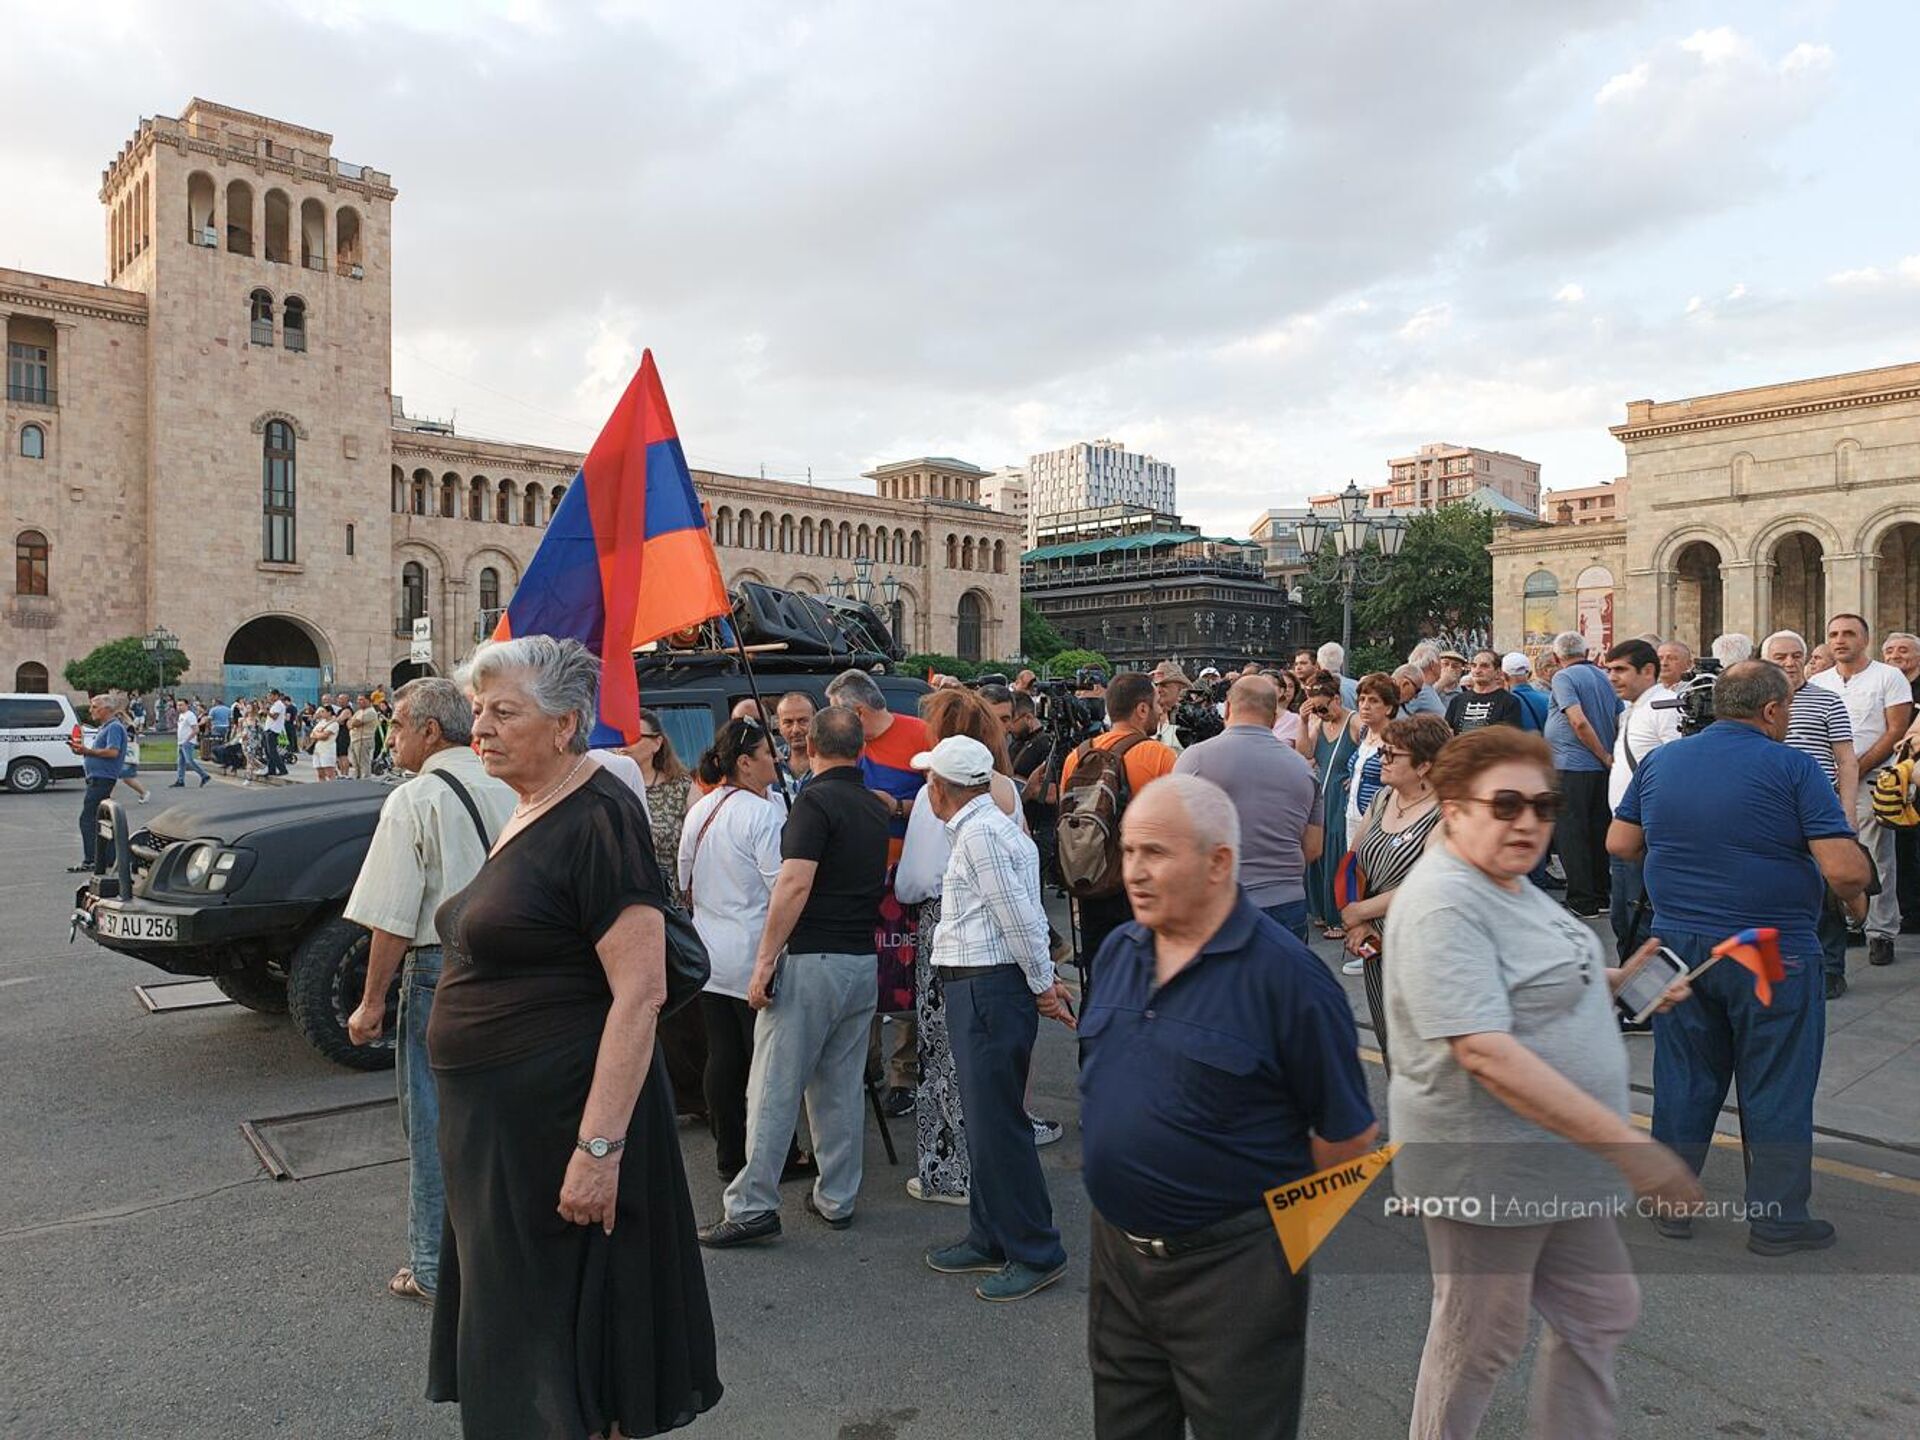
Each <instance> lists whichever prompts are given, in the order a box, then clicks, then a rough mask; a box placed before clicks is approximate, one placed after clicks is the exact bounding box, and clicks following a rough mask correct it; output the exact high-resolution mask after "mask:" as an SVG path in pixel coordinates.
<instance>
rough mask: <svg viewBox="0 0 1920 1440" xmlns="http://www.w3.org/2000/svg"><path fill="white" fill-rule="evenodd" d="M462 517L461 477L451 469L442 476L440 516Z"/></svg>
mask: <svg viewBox="0 0 1920 1440" xmlns="http://www.w3.org/2000/svg"><path fill="white" fill-rule="evenodd" d="M459 517H460V477H459V476H458V475H456V474H454V473H453V472H452V471H451V470H449V471H448V472H447V473H446V474H444V475H442V476H441V477H440V518H441V519H443V520H457V519H458V518H459Z"/></svg>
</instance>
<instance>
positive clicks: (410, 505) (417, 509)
mask: <svg viewBox="0 0 1920 1440" xmlns="http://www.w3.org/2000/svg"><path fill="white" fill-rule="evenodd" d="M431 484H433V475H432V474H431V473H430V472H429V471H426V470H416V471H414V472H413V484H412V485H411V486H410V487H409V489H408V492H407V513H408V514H410V515H424V514H426V513H427V487H428V486H429V485H431Z"/></svg>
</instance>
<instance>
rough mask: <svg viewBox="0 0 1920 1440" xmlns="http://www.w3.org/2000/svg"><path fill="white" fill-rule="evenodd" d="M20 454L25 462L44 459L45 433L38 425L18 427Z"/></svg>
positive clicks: (45, 455) (45, 453)
mask: <svg viewBox="0 0 1920 1440" xmlns="http://www.w3.org/2000/svg"><path fill="white" fill-rule="evenodd" d="M20 454H21V457H22V458H23V459H27V460H44V459H46V458H47V432H46V431H44V430H42V429H41V428H40V427H39V426H38V425H22V426H21V427H20Z"/></svg>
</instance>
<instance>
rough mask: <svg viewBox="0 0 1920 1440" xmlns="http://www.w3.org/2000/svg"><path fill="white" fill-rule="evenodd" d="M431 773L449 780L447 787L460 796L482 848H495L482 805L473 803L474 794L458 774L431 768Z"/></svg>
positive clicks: (483, 849) (486, 849) (485, 849)
mask: <svg viewBox="0 0 1920 1440" xmlns="http://www.w3.org/2000/svg"><path fill="white" fill-rule="evenodd" d="M427 773H428V774H429V775H437V776H439V777H440V779H442V780H444V781H446V782H447V788H448V789H449V790H451V791H453V793H454V794H455V795H458V796H459V797H460V803H461V804H462V805H464V806H466V807H467V814H468V816H469V817H471V819H472V820H473V828H474V830H475V831H476V832H477V833H478V834H479V836H480V849H481V850H482V851H483V852H484V851H488V850H491V849H493V841H491V840H489V839H488V838H487V822H486V821H484V820H482V819H481V818H480V807H479V806H478V805H476V804H474V803H473V796H472V795H470V794H468V793H467V787H466V786H464V785H462V784H461V783H460V779H459V777H458V776H456V775H453V774H450V773H449V772H448V771H445V770H429V771H428V772H427Z"/></svg>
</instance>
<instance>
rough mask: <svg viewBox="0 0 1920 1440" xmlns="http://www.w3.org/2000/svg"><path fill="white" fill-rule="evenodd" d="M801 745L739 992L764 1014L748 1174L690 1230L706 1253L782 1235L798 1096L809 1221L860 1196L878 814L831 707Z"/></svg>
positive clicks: (879, 876)
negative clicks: (804, 773)
mask: <svg viewBox="0 0 1920 1440" xmlns="http://www.w3.org/2000/svg"><path fill="white" fill-rule="evenodd" d="M807 738H808V741H809V748H810V749H811V750H812V752H813V778H812V779H811V780H809V781H808V782H807V787H806V789H804V790H802V791H801V792H800V793H799V795H798V796H796V797H795V799H794V802H793V809H792V811H791V812H790V813H789V814H788V816H787V823H786V827H785V828H784V829H783V830H782V831H781V832H780V857H781V859H780V877H779V879H777V880H775V881H774V885H773V896H772V899H771V900H770V901H769V902H768V905H767V926H766V929H765V930H764V931H763V932H761V936H760V949H759V953H758V954H757V955H756V956H755V958H754V965H753V979H752V981H751V982H750V983H749V984H748V987H747V1003H748V1004H749V1005H751V1006H752V1007H753V1008H754V1009H755V1010H758V1011H760V1012H761V1013H760V1015H759V1018H758V1020H757V1021H756V1023H755V1025H754V1030H753V1064H752V1068H751V1070H750V1071H749V1072H748V1075H749V1078H748V1080H747V1163H746V1165H745V1167H744V1168H743V1169H742V1170H741V1171H740V1173H739V1174H738V1175H736V1176H734V1178H733V1183H732V1184H730V1185H728V1186H727V1197H726V1206H727V1213H726V1216H725V1218H723V1219H721V1220H719V1221H717V1222H716V1223H714V1224H712V1225H709V1226H707V1227H705V1228H704V1229H702V1230H701V1232H700V1243H701V1244H702V1245H708V1246H713V1247H715V1248H721V1247H725V1246H728V1245H744V1244H746V1243H748V1242H749V1241H753V1240H769V1239H772V1238H773V1237H774V1236H776V1235H778V1234H779V1233H780V1171H781V1169H782V1168H783V1167H784V1166H785V1164H786V1160H787V1147H788V1145H789V1144H790V1142H791V1141H792V1139H793V1127H794V1122H795V1121H797V1120H798V1119H799V1118H800V1100H801V1097H802V1096H803V1095H804V1096H805V1098H806V1102H807V1118H808V1122H809V1124H810V1125H811V1126H812V1129H813V1156H814V1160H815V1161H816V1162H817V1163H818V1164H819V1167H820V1176H819V1178H818V1179H817V1180H816V1181H815V1182H814V1186H813V1193H812V1194H810V1195H808V1196H807V1209H808V1210H810V1211H812V1212H813V1213H814V1214H815V1215H817V1216H819V1217H820V1218H821V1219H822V1220H824V1221H825V1222H826V1223H827V1224H828V1225H830V1226H832V1227H833V1228H834V1229H836V1230H844V1229H846V1228H847V1226H849V1225H851V1224H852V1223H853V1202H854V1198H855V1197H856V1196H857V1195H858V1194H859V1193H860V1177H861V1153H860V1152H861V1138H862V1136H861V1131H862V1125H863V1116H862V1111H861V1104H862V1095H861V1086H862V1079H863V1073H864V1071H865V1068H866V1054H867V1027H868V1026H869V1025H871V1024H872V1023H873V1009H874V1004H875V1002H876V1001H877V1000H878V999H879V988H878V986H877V984H876V983H875V980H874V974H875V972H874V964H875V951H874V945H873V932H874V925H875V922H876V921H877V920H878V919H879V914H880V899H881V896H882V895H884V894H885V893H886V888H887V841H888V815H887V806H886V803H885V802H884V801H882V800H881V799H880V798H879V797H878V796H876V795H875V794H874V793H873V792H872V791H871V790H869V789H868V788H867V783H866V780H865V778H864V776H863V775H862V774H861V772H860V767H859V763H858V762H859V759H860V751H861V749H862V747H863V746H864V745H865V744H866V737H865V735H864V734H863V733H862V732H861V727H860V717H859V715H857V714H855V713H854V712H853V711H852V710H849V709H847V708H845V707H844V706H839V705H829V706H828V707H827V708H826V709H824V710H822V711H821V712H820V713H819V714H817V715H815V716H814V717H813V723H812V725H811V726H810V727H809V730H808V737H807ZM783 954H784V955H785V959H784V960H783V959H781V956H782V955H783ZM776 966H777V967H778V968H777V975H776Z"/></svg>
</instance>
